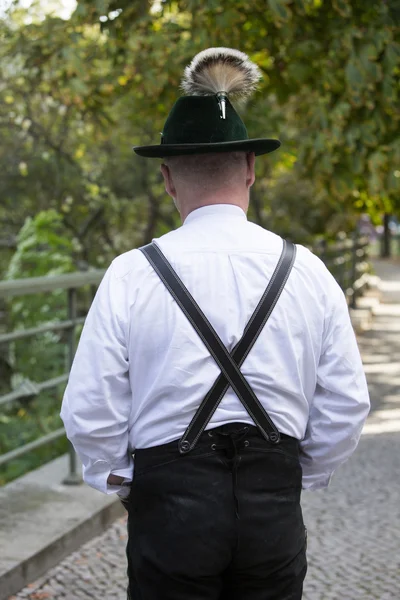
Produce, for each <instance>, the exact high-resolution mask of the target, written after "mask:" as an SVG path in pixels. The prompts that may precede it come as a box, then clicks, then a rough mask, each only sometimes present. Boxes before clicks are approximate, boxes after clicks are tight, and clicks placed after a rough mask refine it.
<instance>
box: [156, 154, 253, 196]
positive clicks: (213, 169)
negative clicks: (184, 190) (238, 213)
mask: <svg viewBox="0 0 400 600" xmlns="http://www.w3.org/2000/svg"><path fill="white" fill-rule="evenodd" d="M245 157H246V153H245V152H221V153H214V152H213V153H210V154H191V155H185V156H171V157H169V158H167V159H165V160H164V163H165V164H166V165H167V166H168V167H169V169H170V170H171V174H172V176H173V177H174V178H177V179H178V180H180V181H182V182H184V183H185V184H190V185H193V186H196V187H200V188H203V189H220V188H222V187H229V186H230V185H235V184H236V183H237V182H238V179H239V178H240V177H243V176H244V171H242V169H241V168H240V167H241V166H242V165H243V166H244V165H245Z"/></svg>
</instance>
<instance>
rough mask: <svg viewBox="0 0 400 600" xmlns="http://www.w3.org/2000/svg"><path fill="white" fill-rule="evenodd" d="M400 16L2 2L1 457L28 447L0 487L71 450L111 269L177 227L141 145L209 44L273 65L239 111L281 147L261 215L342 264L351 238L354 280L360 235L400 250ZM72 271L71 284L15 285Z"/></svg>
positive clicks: (306, 7) (328, 5) (379, 246)
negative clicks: (68, 387)
mask: <svg viewBox="0 0 400 600" xmlns="http://www.w3.org/2000/svg"><path fill="white" fill-rule="evenodd" d="M399 20H400V2H399V1H397V0H387V1H384V0H368V2H365V1H361V0H359V1H357V0H332V1H329V2H328V1H326V0H268V1H265V0H252V1H249V0H234V1H233V0H232V1H227V0H222V1H220V0H207V2H204V1H203V0H153V1H150V0H135V1H134V2H132V1H131V0H130V1H128V0H112V1H109V0H79V1H74V0H63V1H61V0H59V1H57V0H40V2H36V1H29V0H23V1H22V0H21V1H12V0H8V1H3V2H0V281H1V282H2V284H1V285H3V288H2V289H3V294H2V295H0V334H2V337H1V338H0V396H1V395H2V394H3V396H2V398H3V401H2V404H1V407H0V408H1V414H0V454H2V455H4V454H7V453H10V452H11V453H12V452H15V451H16V452H17V453H16V454H13V455H9V458H10V457H11V458H12V460H7V461H4V463H3V464H1V466H0V484H5V483H7V482H8V481H11V480H12V479H14V478H15V477H18V476H19V475H22V474H23V473H25V472H26V471H29V470H30V469H32V468H34V467H35V466H38V465H39V464H41V463H42V462H45V461H47V460H49V459H50V458H53V457H54V456H57V455H58V454H60V453H62V452H65V451H66V449H67V445H66V441H65V439H64V438H63V436H62V435H61V433H60V428H61V425H62V424H61V421H60V419H59V416H58V413H59V404H60V397H61V393H62V388H63V385H65V371H66V370H68V365H69V364H70V360H71V356H72V354H73V349H74V345H75V344H76V339H77V336H78V335H79V331H80V327H81V324H82V321H83V318H84V315H85V314H86V310H87V307H88V305H89V303H90V299H91V297H92V295H93V293H94V291H95V287H96V285H97V283H98V281H99V280H100V278H101V274H102V270H103V269H104V268H106V267H107V266H108V265H109V263H110V262H111V260H112V259H113V258H114V257H115V256H116V255H117V254H120V253H122V252H124V251H126V250H129V249H131V248H133V247H136V246H139V245H142V244H144V243H146V242H148V241H149V240H151V238H153V237H156V236H159V235H161V234H163V233H165V232H166V231H168V230H170V229H171V228H174V227H176V226H178V225H179V218H178V214H177V213H176V211H175V209H174V206H173V204H172V202H171V200H170V199H169V198H168V197H167V196H166V194H165V192H164V189H163V185H162V183H161V177H160V174H159V170H158V164H157V162H156V161H155V162H154V161H146V160H145V159H140V158H139V157H137V156H136V155H134V154H133V152H132V146H133V145H135V144H150V143H158V141H159V139H160V132H161V130H162V128H163V123H164V121H165V118H166V115H167V114H168V112H169V110H170V108H171V107H172V104H173V102H174V101H175V100H176V99H177V97H178V96H179V93H180V92H179V85H180V79H181V76H182V72H183V69H184V67H185V66H186V65H187V64H188V63H189V62H190V60H191V59H192V58H193V56H194V55H195V54H196V53H197V52H198V51H200V50H202V49H204V48H206V47H210V46H228V47H233V48H237V49H240V50H242V51H244V52H246V53H247V54H248V55H249V56H250V58H251V59H252V60H254V61H255V62H256V63H257V64H258V65H259V67H260V68H261V70H262V73H263V80H262V82H261V85H260V88H259V91H258V92H257V93H256V94H255V95H254V97H253V98H252V99H251V100H250V102H249V103H248V104H247V106H246V107H242V108H240V109H239V112H240V113H241V115H242V117H243V119H244V121H245V123H246V125H247V128H248V131H249V136H250V137H264V136H265V137H278V138H279V139H280V140H281V141H282V147H281V149H280V151H278V152H276V153H274V154H273V155H270V156H268V157H266V158H260V159H258V161H257V174H258V179H257V182H256V185H255V187H254V190H253V192H252V202H251V209H250V218H251V219H252V220H254V221H256V222H257V223H259V224H261V225H262V226H264V227H266V228H268V229H271V230H273V231H275V232H276V233H278V234H280V235H282V236H285V237H287V238H289V239H292V240H293V241H295V242H297V243H302V244H305V245H307V246H310V247H312V248H314V249H316V251H318V250H319V251H320V254H321V256H322V258H324V257H325V258H326V259H327V256H328V253H329V248H337V251H336V254H334V252H333V250H332V252H331V258H332V256H335V259H334V261H333V263H334V264H333V263H332V264H333V268H334V267H335V265H336V268H337V269H339V268H341V265H342V266H343V260H344V259H343V253H344V249H346V248H349V247H350V245H351V244H350V242H349V243H347V242H348V240H350V241H351V243H352V244H353V247H355V251H354V252H353V254H352V255H351V256H350V258H349V261H350V263H352V266H351V268H352V272H351V273H350V275H348V277H350V279H349V280H348V281H347V280H346V281H347V282H346V283H344V284H343V286H342V287H344V289H345V290H347V288H349V289H350V288H351V284H352V283H354V279H355V277H354V275H355V268H356V264H355V262H357V257H361V259H362V261H363V262H364V263H365V261H367V258H366V256H367V255H366V250H365V248H366V246H365V243H364V244H363V245H360V246H354V244H355V243H356V242H355V240H356V238H357V239H358V236H359V235H362V236H366V237H367V244H368V252H369V255H371V254H372V255H379V254H381V255H382V256H386V257H388V256H392V257H396V256H400V226H399V218H400V139H399V119H400V111H399V74H400V44H399ZM357 243H358V242H357ZM335 244H336V245H335ZM337 244H339V245H337ZM324 253H325V254H324ZM364 268H365V265H364ZM76 272H79V273H82V274H83V275H82V278H81V279H79V281H78V280H76V281H77V282H78V283H76V287H75V288H72V287H71V285H72V284H71V285H70V284H68V285H67V284H66V283H65V281H71V280H70V279H69V280H67V279H65V280H62V281H63V282H64V283H63V284H62V285H61V283H59V286H58V287H54V286H53V287H51V285H50V287H49V286H47V287H45V288H43V286H42V288H40V285H39V283H38V281H37V280H36V279H35V282H36V283H35V285H33V283H29V285H30V286H31V285H32V286H33V287H32V289H31V290H30V292H32V293H30V292H29V290H27V289H22V288H18V289H19V290H20V291H19V292H18V290H17V289H16V288H15V286H14V287H13V282H14V281H15V280H20V279H24V278H41V277H44V276H46V277H49V276H52V277H60V276H63V275H65V274H70V273H76ZM87 273H92V275H93V278H92V280H91V283H92V285H86V286H85V285H84V284H85V283H88V280H87V279H85V277H86V275H85V274H87ZM351 278H352V280H351ZM59 281H61V280H59ZM35 286H39V288H37V287H36V288H35ZM36 289H40V290H42V293H41V294H38V295H37V294H36V295H35V294H33V291H34V290H36ZM71 289H74V292H71ZM21 290H22V291H21ZM68 319H69V321H68ZM65 320H67V321H65ZM60 323H61V325H60ZM63 323H64V325H62V324H63ZM65 323H66V324H65ZM53 326H54V327H53ZM57 327H58V328H57ZM27 330H28V332H30V333H29V336H25V337H24V336H23V335H22V333H21V332H23V331H25V332H26V331H27ZM11 331H13V332H14V334H13V335H10V334H9V333H10V332H11ZM7 332H8V333H7ZM15 332H16V333H15ZM7 335H8V337H7ZM49 381H50V382H51V383H52V384H51V385H47V386H46V385H42V386H41V385H40V384H41V383H43V382H47V383H48V382H49ZM38 386H39V387H38ZM4 399H5V400H4ZM39 400H40V401H39ZM54 432H56V433H57V432H59V433H58V434H57V435H52V434H53V433H54ZM45 436H47V438H46V439H47V442H46V443H45V445H41V446H40V447H39V446H35V445H31V446H28V450H29V452H25V453H21V454H18V449H20V448H21V447H22V446H24V445H26V444H32V443H34V441H35V440H37V439H38V438H40V437H45Z"/></svg>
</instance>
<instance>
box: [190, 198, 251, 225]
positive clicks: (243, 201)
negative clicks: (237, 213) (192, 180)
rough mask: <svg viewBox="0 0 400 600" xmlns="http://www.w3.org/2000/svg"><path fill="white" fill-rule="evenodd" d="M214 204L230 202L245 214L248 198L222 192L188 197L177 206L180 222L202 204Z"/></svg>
mask: <svg viewBox="0 0 400 600" xmlns="http://www.w3.org/2000/svg"><path fill="white" fill-rule="evenodd" d="M215 204H232V205H233V206H238V207H239V208H241V209H242V210H243V212H244V213H246V214H247V210H248V208H249V199H248V197H247V198H244V197H238V196H237V195H236V196H235V195H233V194H232V195H231V194H227V193H226V192H224V193H223V194H213V195H210V196H207V198H201V199H200V198H197V199H196V198H188V200H187V201H185V200H184V201H182V202H181V203H180V206H179V213H180V215H181V220H182V223H183V222H184V220H185V219H186V217H187V216H188V215H189V214H190V213H191V212H193V211H194V210H197V209H198V208H202V207H203V206H213V205H215Z"/></svg>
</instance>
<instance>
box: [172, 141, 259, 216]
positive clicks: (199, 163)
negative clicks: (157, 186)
mask: <svg viewBox="0 0 400 600" xmlns="http://www.w3.org/2000/svg"><path fill="white" fill-rule="evenodd" d="M161 171H162V174H163V176H164V180H165V187H166V190H167V192H168V194H169V195H170V196H171V197H172V198H173V199H174V201H175V204H176V206H177V208H178V210H179V212H180V213H181V216H183V213H186V214H189V212H191V210H194V208H199V207H200V206H206V205H209V204H237V205H238V206H240V207H241V208H243V205H246V210H247V206H248V199H249V188H250V186H251V185H252V184H253V182H254V154H253V153H245V152H226V153H212V154H194V155H189V156H172V157H169V158H168V159H166V160H165V161H164V164H163V165H161ZM183 218H185V216H183Z"/></svg>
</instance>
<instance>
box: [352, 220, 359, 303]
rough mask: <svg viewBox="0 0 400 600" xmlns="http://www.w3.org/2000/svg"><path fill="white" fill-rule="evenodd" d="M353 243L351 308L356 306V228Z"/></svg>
mask: <svg viewBox="0 0 400 600" xmlns="http://www.w3.org/2000/svg"><path fill="white" fill-rule="evenodd" d="M352 237H353V244H352V248H351V281H350V286H351V289H352V292H353V293H352V295H351V301H350V308H356V300H357V298H356V290H355V286H354V284H355V282H356V279H357V258H358V233H357V231H356V230H355V231H354V232H353V236H352Z"/></svg>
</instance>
